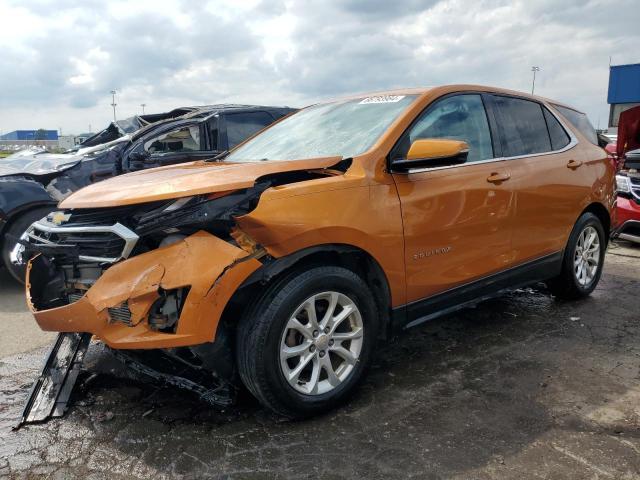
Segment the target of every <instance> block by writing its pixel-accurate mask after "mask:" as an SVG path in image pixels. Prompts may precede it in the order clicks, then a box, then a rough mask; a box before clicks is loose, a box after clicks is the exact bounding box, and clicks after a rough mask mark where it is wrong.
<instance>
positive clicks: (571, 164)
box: [567, 160, 582, 170]
mask: <svg viewBox="0 0 640 480" xmlns="http://www.w3.org/2000/svg"><path fill="white" fill-rule="evenodd" d="M580 165H582V162H581V161H580V160H569V163H567V168H570V169H572V170H575V169H576V168H578V167H579V166H580Z"/></svg>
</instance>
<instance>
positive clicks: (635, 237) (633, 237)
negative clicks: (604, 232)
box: [616, 220, 640, 243]
mask: <svg viewBox="0 0 640 480" xmlns="http://www.w3.org/2000/svg"><path fill="white" fill-rule="evenodd" d="M629 226H636V227H638V228H640V221H639V220H627V221H626V222H624V223H623V224H622V226H621V227H619V228H618V229H617V231H618V234H617V235H616V237H617V238H621V239H622V240H628V241H629V242H634V243H640V236H638V235H633V234H631V233H622V232H624V229H625V228H627V227H629Z"/></svg>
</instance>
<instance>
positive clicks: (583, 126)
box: [554, 105, 598, 145]
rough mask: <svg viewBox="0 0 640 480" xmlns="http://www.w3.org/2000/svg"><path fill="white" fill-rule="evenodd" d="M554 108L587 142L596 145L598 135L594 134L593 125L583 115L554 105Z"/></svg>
mask: <svg viewBox="0 0 640 480" xmlns="http://www.w3.org/2000/svg"><path fill="white" fill-rule="evenodd" d="M554 107H556V108H557V109H558V111H559V112H560V113H561V114H562V115H563V116H564V117H565V118H566V119H567V120H569V121H570V122H571V125H573V126H574V127H576V128H577V129H578V130H579V131H580V133H581V134H583V135H584V136H585V137H586V138H587V140H589V141H590V142H591V143H593V144H594V145H598V135H597V134H596V130H595V128H593V125H591V122H590V121H589V119H588V118H587V116H586V115H585V114H584V113H581V112H577V111H576V110H572V109H570V108H566V107H561V106H559V105H554Z"/></svg>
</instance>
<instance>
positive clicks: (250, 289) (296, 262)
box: [219, 244, 391, 337]
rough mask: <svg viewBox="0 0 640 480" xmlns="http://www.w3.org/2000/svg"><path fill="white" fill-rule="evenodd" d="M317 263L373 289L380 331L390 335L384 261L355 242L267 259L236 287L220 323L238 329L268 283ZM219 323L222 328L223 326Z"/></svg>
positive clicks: (387, 286) (389, 297)
mask: <svg viewBox="0 0 640 480" xmlns="http://www.w3.org/2000/svg"><path fill="white" fill-rule="evenodd" d="M317 265H334V266H341V267H344V268H347V269H349V270H351V271H353V272H354V273H356V274H358V275H359V276H360V277H361V278H362V279H363V280H364V281H365V282H366V283H367V285H369V286H370V287H371V288H372V293H373V296H374V301H375V302H376V304H377V306H378V311H379V315H380V317H379V321H380V332H381V335H382V336H384V337H386V336H387V335H388V333H389V332H388V329H389V328H390V324H391V322H390V315H391V290H390V286H389V280H388V278H387V276H386V275H385V273H384V270H383V269H382V267H381V266H380V263H379V262H378V261H377V260H376V259H375V258H374V257H373V256H372V255H371V254H370V253H369V252H367V251H365V250H363V249H362V248H359V247H355V246H353V245H346V244H324V245H317V246H313V247H309V248H305V249H302V250H299V251H297V252H294V253H292V254H290V255H286V256H283V257H279V258H273V259H271V260H270V261H269V260H267V261H266V262H265V264H264V265H263V266H262V267H261V268H259V269H258V270H256V271H255V272H253V273H252V274H251V275H250V276H249V277H248V278H247V279H246V280H245V281H244V282H243V284H242V285H241V286H240V287H239V288H238V289H237V290H236V292H235V293H234V294H233V296H232V297H231V299H230V300H229V302H228V303H227V305H226V307H225V309H224V311H223V314H222V319H221V322H220V326H222V327H223V328H225V329H233V328H235V325H234V324H237V320H238V319H239V318H240V315H241V314H242V311H243V310H244V309H245V308H248V305H249V304H250V303H251V301H252V299H254V298H256V296H257V295H259V294H260V292H262V291H264V289H265V288H267V286H268V285H272V284H273V283H274V282H278V281H280V280H281V279H283V278H285V277H287V276H289V275H291V274H292V273H294V272H296V271H300V270H304V269H307V268H311V267H313V266H317ZM220 326H219V328H220Z"/></svg>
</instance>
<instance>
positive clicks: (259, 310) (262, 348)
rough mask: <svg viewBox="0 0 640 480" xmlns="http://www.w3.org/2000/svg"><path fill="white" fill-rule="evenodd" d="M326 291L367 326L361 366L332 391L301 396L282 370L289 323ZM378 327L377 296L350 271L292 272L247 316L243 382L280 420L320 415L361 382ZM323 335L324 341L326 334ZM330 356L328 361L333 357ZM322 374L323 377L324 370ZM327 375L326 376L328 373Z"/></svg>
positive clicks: (240, 357) (239, 353) (239, 348)
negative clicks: (353, 310) (352, 306)
mask: <svg viewBox="0 0 640 480" xmlns="http://www.w3.org/2000/svg"><path fill="white" fill-rule="evenodd" d="M326 291H333V292H337V293H339V294H342V295H345V296H346V297H348V300H350V301H352V302H353V303H354V304H355V305H356V307H357V309H358V310H359V312H360V317H359V318H361V320H362V324H363V327H362V331H363V336H362V339H363V341H362V344H361V351H360V354H359V357H358V361H356V362H355V366H354V367H353V368H352V370H351V371H350V373H349V374H348V376H346V377H345V379H344V380H343V381H342V383H340V384H339V385H338V386H335V387H332V388H333V390H331V391H327V392H325V393H319V394H313V395H307V394H304V393H300V392H299V391H297V390H296V389H295V388H294V387H293V386H292V385H290V383H289V382H288V381H287V379H286V378H285V375H284V372H283V370H282V367H281V364H280V349H281V342H282V340H283V335H284V332H285V329H286V325H287V322H288V321H289V319H290V317H291V316H292V315H293V314H294V313H295V311H296V309H297V308H298V307H299V306H300V305H301V304H302V303H303V302H305V301H306V300H307V299H309V298H310V297H311V296H313V295H315V294H319V293H321V292H326ZM349 321H350V322H351V320H349ZM378 324H379V315H378V309H377V306H376V302H375V300H374V298H373V295H372V294H371V291H370V289H369V287H368V286H367V284H366V283H365V282H364V281H363V280H362V279H361V278H360V277H359V276H358V275H356V274H355V273H354V272H352V271H351V270H348V269H345V268H342V267H336V266H326V267H311V268H309V269H308V270H305V271H298V272H294V273H292V274H290V275H288V276H286V277H285V278H283V279H282V280H280V281H278V282H274V284H273V285H271V286H270V287H269V288H267V290H266V291H265V292H264V293H263V294H262V295H261V296H260V297H259V298H258V299H257V300H256V301H255V303H254V304H253V305H252V306H250V307H249V308H247V311H246V312H245V314H244V315H243V317H242V319H241V321H240V324H239V325H238V335H237V340H236V341H237V343H236V358H237V363H238V370H239V372H240V377H241V378H242V381H243V383H244V385H245V386H246V387H247V389H248V390H249V391H250V392H251V393H252V394H253V395H254V396H255V397H256V398H257V399H258V400H259V401H260V402H261V403H262V404H263V405H264V406H266V407H268V408H270V409H271V410H273V411H274V412H276V413H277V414H279V415H282V416H284V417H287V418H291V419H294V418H295V419H298V418H305V417H310V416H313V415H317V414H319V413H321V412H324V411H326V410H329V409H331V408H333V407H335V406H337V405H338V404H340V403H341V402H342V401H344V400H345V398H346V397H347V396H348V395H349V394H351V393H352V391H353V390H354V387H355V386H356V385H357V384H358V382H359V381H360V380H361V379H362V377H363V376H364V374H365V372H366V370H367V368H368V366H369V363H370V361H371V357H372V353H373V348H374V344H375V342H376V338H377V334H378V327H379V325H378ZM320 334H321V336H322V332H320ZM332 344H333V342H332V343H331V345H332ZM340 345H343V344H342V343H340ZM348 345H351V343H349V344H348ZM318 348H320V347H318ZM314 350H315V347H314ZM329 350H330V349H327V358H329V357H330V356H331V355H329V353H330V352H329ZM305 352H306V351H305ZM318 353H322V352H321V351H319V352H318ZM299 361H300V362H301V361H302V357H301V358H300V359H299ZM325 361H326V359H325ZM319 368H320V367H319ZM319 371H320V372H321V373H320V375H322V372H323V370H322V369H320V370H319ZM324 372H325V375H326V370H325V371H324Z"/></svg>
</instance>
